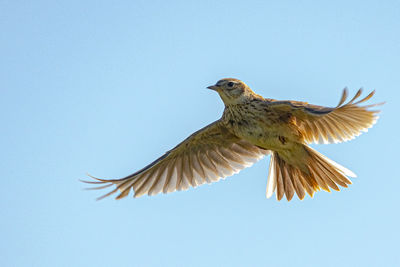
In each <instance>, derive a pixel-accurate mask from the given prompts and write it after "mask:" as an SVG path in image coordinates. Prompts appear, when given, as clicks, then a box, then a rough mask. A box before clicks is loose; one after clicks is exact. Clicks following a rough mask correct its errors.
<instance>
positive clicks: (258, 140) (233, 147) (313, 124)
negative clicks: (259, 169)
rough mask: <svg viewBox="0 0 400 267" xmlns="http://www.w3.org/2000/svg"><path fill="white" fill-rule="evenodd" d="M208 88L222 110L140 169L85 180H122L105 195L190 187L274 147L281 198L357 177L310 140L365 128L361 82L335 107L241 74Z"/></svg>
mask: <svg viewBox="0 0 400 267" xmlns="http://www.w3.org/2000/svg"><path fill="white" fill-rule="evenodd" d="M208 88H209V89H212V90H215V91H216V92H218V93H219V95H220V97H221V98H222V100H223V102H224V104H225V110H224V113H223V115H222V118H221V119H219V120H217V121H215V122H213V123H211V124H210V125H208V126H206V127H204V128H203V129H201V130H199V131H197V132H195V133H193V134H192V135H191V136H189V137H188V138H187V139H186V140H184V141H183V142H182V143H180V144H179V145H177V146H176V147H175V148H173V149H171V150H170V151H168V152H166V153H165V154H164V155H163V156H162V157H160V158H159V159H157V160H155V161H154V162H152V163H151V164H149V165H148V166H146V167H145V168H143V169H141V170H140V171H138V172H136V173H134V174H131V175H129V176H127V177H125V178H121V179H109V180H108V179H99V178H95V177H92V178H94V179H95V180H96V181H84V182H86V183H91V184H99V185H101V186H99V187H96V188H92V189H102V188H106V187H109V186H111V185H116V188H115V189H114V190H112V191H111V192H109V193H107V194H105V195H103V196H102V197H100V198H99V199H101V198H104V197H107V196H109V195H111V194H114V193H116V192H118V191H119V192H120V193H119V195H118V196H117V197H116V198H117V199H121V198H123V197H126V196H127V195H128V194H129V192H130V190H131V189H133V191H134V196H135V197H139V196H142V195H144V194H148V195H155V194H158V193H161V192H163V193H170V192H174V191H176V190H187V189H188V188H189V187H190V186H192V187H196V186H198V185H201V184H204V183H211V182H215V181H218V180H219V179H221V178H224V177H227V176H230V175H232V174H234V173H237V172H239V171H240V170H241V169H243V168H246V167H248V166H251V165H252V164H253V163H254V162H256V161H258V160H259V159H261V158H262V157H263V156H265V155H267V154H268V153H270V154H271V161H270V167H269V175H268V183H267V191H266V195H267V197H268V198H269V197H271V196H272V195H273V193H274V192H276V197H277V199H278V200H281V199H282V198H283V196H284V195H285V196H286V198H287V200H291V199H292V197H293V195H294V193H296V194H297V196H298V197H299V198H300V199H303V198H304V197H305V194H306V193H307V194H309V195H310V196H311V197H312V196H313V195H314V192H316V191H318V190H320V189H323V190H325V191H330V189H333V190H336V191H339V190H340V189H339V187H338V185H340V186H342V187H347V185H348V184H351V181H350V180H349V179H348V177H355V174H354V173H353V172H351V171H350V170H348V169H346V168H344V167H343V166H341V165H339V164H337V163H335V162H333V161H332V160H330V159H328V158H327V157H325V156H323V155H322V154H320V153H318V152H317V151H315V150H314V149H312V148H311V147H309V146H307V144H308V143H338V142H342V141H348V140H351V139H353V138H354V137H356V136H358V135H360V134H361V132H362V131H367V129H368V128H370V127H371V126H372V125H373V124H374V123H375V122H376V120H377V119H378V116H377V113H378V111H376V110H370V108H371V107H373V106H376V105H378V104H375V105H367V106H360V104H361V103H363V102H365V101H367V100H368V99H370V98H371V97H372V96H373V94H374V92H371V93H370V94H369V95H367V96H366V97H364V98H363V99H361V100H358V101H357V102H355V101H356V100H357V99H358V98H359V97H360V95H361V92H362V91H361V89H360V90H359V91H358V92H357V93H356V95H355V96H354V97H353V98H352V99H351V100H350V101H349V102H347V103H345V101H346V98H347V95H348V92H347V89H345V90H344V91H343V94H342V97H341V99H340V101H339V104H338V105H337V106H336V107H334V108H328V107H322V106H316V105H310V104H308V103H306V102H299V101H277V100H273V99H266V98H263V97H261V96H259V95H257V94H255V93H254V92H253V91H252V90H251V89H250V88H249V87H248V86H247V85H246V84H245V83H243V82H242V81H240V80H237V79H232V78H228V79H222V80H220V81H218V82H217V84H215V85H213V86H209V87H208Z"/></svg>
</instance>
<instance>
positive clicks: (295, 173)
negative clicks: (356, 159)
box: [266, 146, 356, 201]
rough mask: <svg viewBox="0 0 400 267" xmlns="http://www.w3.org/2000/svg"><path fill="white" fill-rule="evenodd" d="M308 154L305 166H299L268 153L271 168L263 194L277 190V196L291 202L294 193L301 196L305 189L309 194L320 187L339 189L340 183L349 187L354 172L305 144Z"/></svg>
mask: <svg viewBox="0 0 400 267" xmlns="http://www.w3.org/2000/svg"><path fill="white" fill-rule="evenodd" d="M304 149H305V150H306V152H307V153H306V154H307V155H308V159H307V160H306V162H307V167H306V168H302V169H301V168H299V167H297V166H294V165H291V164H289V163H288V162H286V161H285V160H284V159H283V158H282V157H281V156H280V155H279V153H278V152H273V153H272V154H271V161H270V169H269V174H268V183H267V191H266V196H267V198H270V197H271V196H272V195H273V193H274V192H275V191H276V198H277V199H278V200H281V199H282V198H283V196H284V195H285V196H286V199H287V200H288V201H290V200H291V199H292V198H293V196H294V193H296V194H297V196H298V198H299V199H301V200H302V199H304V197H305V193H306V192H307V193H308V194H309V195H310V196H311V197H313V195H314V193H315V192H316V191H319V190H321V189H322V190H324V191H328V192H330V191H331V189H333V190H335V191H340V188H339V186H341V187H348V185H349V184H351V181H350V180H349V179H348V177H356V175H355V174H354V173H353V172H352V171H350V170H348V169H346V168H345V167H343V166H341V165H339V164H338V163H336V162H334V161H332V160H330V159H328V158H327V157H325V156H324V155H322V154H321V153H319V152H317V151H315V150H314V149H312V148H310V147H308V146H304Z"/></svg>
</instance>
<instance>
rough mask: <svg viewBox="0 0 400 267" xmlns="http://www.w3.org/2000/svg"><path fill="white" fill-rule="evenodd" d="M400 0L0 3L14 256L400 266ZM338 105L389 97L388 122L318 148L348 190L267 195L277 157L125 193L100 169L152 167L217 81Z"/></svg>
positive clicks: (8, 242)
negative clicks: (213, 177)
mask: <svg viewBox="0 0 400 267" xmlns="http://www.w3.org/2000/svg"><path fill="white" fill-rule="evenodd" d="M399 15H400V3H399V2H398V1H384V2H378V1H137V0H135V1H114V2H111V1H63V2H61V1H1V2H0V58H1V64H0V92H1V95H0V96H1V97H0V118H1V122H2V126H1V136H2V138H1V139H0V147H1V153H0V157H1V158H0V159H1V160H0V174H1V179H2V180H1V181H2V186H1V188H0V200H1V201H0V217H1V220H0V229H1V230H0V234H1V238H0V251H1V252H0V265H1V266H114V265H119V266H293V265H296V266H398V265H400V256H399V253H398V242H399V238H400V233H399V228H398V226H399V225H400V216H399V212H398V211H399V204H400V203H399V199H398V188H399V185H400V184H399V178H400V177H399V172H398V170H397V167H398V164H399V163H398V159H399V156H398V151H399V149H400V146H399V141H398V133H399V130H400V127H399V123H398V122H399V118H398V111H397V110H396V109H395V108H396V103H397V101H398V99H399V97H400V93H399V92H400V90H399V85H400V75H399V73H400V65H399V64H400V63H399V62H400V52H399V51H400V30H399V29H400V20H399ZM223 77H235V78H239V79H242V80H244V81H245V82H246V83H247V84H249V85H250V86H251V87H252V88H253V90H254V91H256V92H257V93H259V94H261V95H263V96H264V97H269V98H276V99H296V100H305V101H308V102H310V103H315V104H322V105H327V106H334V105H336V104H337V102H338V101H339V97H340V93H341V90H342V88H343V87H345V86H348V87H349V89H350V92H351V93H355V91H356V90H357V89H358V88H359V87H364V88H365V90H366V91H369V90H373V89H376V90H377V93H376V96H375V97H374V98H373V100H372V101H371V102H381V101H387V103H386V105H385V106H383V107H382V113H381V118H380V120H379V121H378V123H377V124H376V125H375V126H374V128H372V129H370V131H369V132H368V133H367V134H363V135H361V136H360V137H359V138H357V139H355V140H353V141H351V142H347V143H342V144H337V145H318V146H314V147H315V148H316V149H317V150H318V151H320V152H322V153H323V154H325V155H327V156H328V157H330V158H332V159H333V160H335V161H337V162H339V163H340V164H343V165H344V166H346V167H348V168H349V169H351V170H352V171H354V172H355V173H356V174H357V175H358V178H356V179H354V183H353V185H351V187H350V188H348V189H345V190H343V191H342V192H334V193H326V192H320V193H317V194H316V195H315V197H314V198H313V199H311V198H309V197H307V198H306V199H305V200H304V201H299V200H297V199H295V200H293V201H291V202H290V203H288V202H287V201H281V202H277V201H276V200H275V199H265V187H266V181H267V173H268V158H266V159H264V160H262V161H260V162H258V163H257V164H255V165H254V166H253V167H252V168H249V169H245V170H243V171H242V172H241V173H239V174H238V175H235V176H233V177H230V178H228V179H226V180H224V181H221V182H218V183H216V184H213V185H211V186H209V185H205V186H202V187H199V188H196V189H194V190H193V189H192V190H189V191H186V192H177V193H173V194H170V195H158V196H155V197H151V198H150V197H143V198H139V199H133V198H131V197H129V198H126V199H123V200H121V201H115V200H114V199H112V198H108V199H105V200H103V201H99V202H96V201H95V198H96V197H98V196H99V195H100V194H101V193H102V192H95V191H84V190H82V189H83V188H84V185H83V184H81V183H80V182H78V179H81V178H85V173H86V172H89V173H91V174H93V175H96V176H100V177H110V178H117V177H121V176H125V175H127V174H130V173H132V172H134V171H135V170H138V169H140V168H142V167H143V166H145V165H146V164H148V163H149V162H151V161H152V160H154V159H155V158H156V157H158V156H160V155H162V154H163V153H164V152H165V151H167V150H168V149H170V148H172V147H173V146H175V145H176V144H177V143H178V142H180V141H181V140H182V139H184V138H185V137H187V136H188V135H189V134H191V133H192V132H194V131H196V130H197V129H199V128H201V127H203V126H205V125H207V124H208V123H210V122H212V121H214V120H216V119H218V118H219V117H220V115H221V113H222V110H223V104H222V101H221V100H220V99H219V97H218V95H217V94H215V93H214V92H212V91H209V90H206V89H205V87H206V86H208V85H210V84H213V83H215V82H216V81H217V80H218V79H220V78H223Z"/></svg>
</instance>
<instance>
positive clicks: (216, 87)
mask: <svg viewBox="0 0 400 267" xmlns="http://www.w3.org/2000/svg"><path fill="white" fill-rule="evenodd" d="M207 88H208V89H211V90H214V91H217V90H218V88H219V86H216V85H211V86H208V87H207Z"/></svg>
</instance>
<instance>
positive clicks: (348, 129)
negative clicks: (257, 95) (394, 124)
mask: <svg viewBox="0 0 400 267" xmlns="http://www.w3.org/2000/svg"><path fill="white" fill-rule="evenodd" d="M361 94H362V89H359V90H358V91H357V93H356V94H355V96H354V97H353V98H352V99H351V100H350V101H349V102H347V103H345V101H346V99H347V96H348V90H347V88H345V89H344V90H343V93H342V96H341V98H340V101H339V104H338V105H337V106H336V107H334V108H329V107H323V106H317V105H311V104H308V103H306V102H299V101H275V100H271V101H269V106H270V107H271V108H272V109H273V110H274V111H275V112H278V113H279V112H282V113H291V114H292V115H293V116H294V117H295V118H296V123H297V124H298V125H299V128H300V130H301V131H302V133H303V136H304V140H305V142H307V143H324V144H327V143H339V142H343V141H348V140H351V139H353V138H355V137H356V136H358V135H360V134H361V133H362V132H366V131H368V128H370V127H372V125H374V124H375V122H376V121H377V119H378V113H379V111H377V110H370V108H372V107H375V106H379V105H382V104H383V103H379V104H373V105H366V106H360V104H362V103H364V102H366V101H367V100H369V99H371V98H372V97H373V95H374V94H375V91H372V92H371V93H369V94H368V95H367V96H366V97H364V98H362V99H361V100H358V101H356V100H357V99H358V98H359V97H360V96H361ZM344 103H345V104H344Z"/></svg>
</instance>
